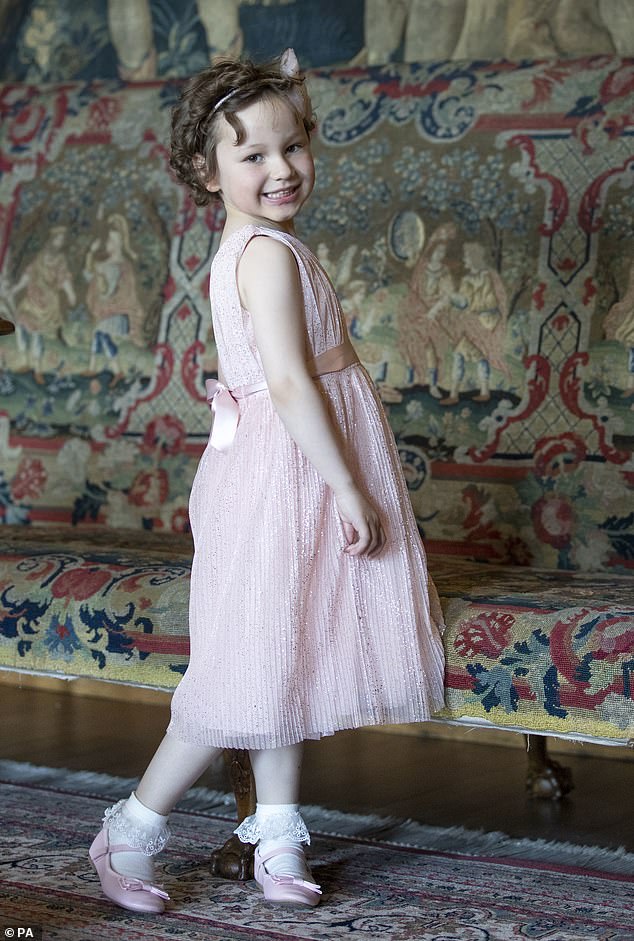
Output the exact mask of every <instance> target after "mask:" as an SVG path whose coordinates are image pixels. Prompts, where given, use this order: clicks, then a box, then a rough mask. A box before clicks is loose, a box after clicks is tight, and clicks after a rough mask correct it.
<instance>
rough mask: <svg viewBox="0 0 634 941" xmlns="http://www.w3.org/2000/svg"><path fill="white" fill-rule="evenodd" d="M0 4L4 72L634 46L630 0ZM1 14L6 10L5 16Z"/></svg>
mask: <svg viewBox="0 0 634 941" xmlns="http://www.w3.org/2000/svg"><path fill="white" fill-rule="evenodd" d="M6 7H7V9H6V11H3V10H2V7H1V6H0V27H1V32H0V35H1V37H2V38H0V62H3V63H4V65H3V67H2V70H1V71H0V78H1V79H3V80H5V81H28V82H51V81H54V82H56V81H68V80H69V79H84V80H86V79H95V78H101V79H104V78H115V77H120V78H123V79H125V80H127V81H147V80H148V79H153V78H157V77H159V76H161V77H167V76H171V77H174V76H184V75H191V74H193V73H194V72H197V71H198V70H199V69H201V68H204V66H205V65H207V64H208V63H209V61H210V60H211V59H213V57H214V56H218V55H226V54H229V55H234V54H245V55H248V56H251V57H253V58H255V59H264V58H268V57H270V56H275V55H279V53H280V52H281V51H282V50H283V49H285V48H286V47H287V46H293V47H294V48H295V50H296V52H297V53H298V55H299V58H300V61H301V62H302V63H303V65H304V67H323V66H328V65H337V64H339V65H343V64H346V65H366V64H370V65H374V64H377V65H383V64H385V63H386V62H420V61H432V60H438V59H455V60H462V59H487V60H500V59H507V60H511V61H522V60H524V59H541V58H548V59H558V58H564V57H580V56H588V55H613V54H615V53H616V54H619V55H624V56H631V55H634V18H633V17H632V11H631V4H630V0H583V3H578V2H571V0H548V2H545V3H544V2H537V0H183V2H179V0H85V2H83V3H81V4H79V5H78V4H77V3H73V0H21V2H18V3H7V4H6ZM3 15H4V20H3Z"/></svg>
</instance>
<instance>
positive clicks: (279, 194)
mask: <svg viewBox="0 0 634 941" xmlns="http://www.w3.org/2000/svg"><path fill="white" fill-rule="evenodd" d="M298 189H299V186H289V187H287V188H286V189H283V190H276V191H275V192H274V193H265V194H264V195H265V196H266V198H267V199H274V200H275V199H279V200H282V199H288V198H289V196H294V195H295V193H296V192H297V190H298Z"/></svg>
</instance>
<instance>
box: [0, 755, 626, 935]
mask: <svg viewBox="0 0 634 941" xmlns="http://www.w3.org/2000/svg"><path fill="white" fill-rule="evenodd" d="M128 787H129V782H127V781H124V780H122V779H120V778H117V779H115V778H108V777H106V776H103V775H82V774H78V773H74V772H64V771H54V770H52V769H37V768H33V767H32V766H25V765H17V764H14V763H12V762H0V794H1V800H2V827H1V828H0V875H1V879H2V881H1V885H0V938H2V937H14V938H18V937H31V938H36V939H37V938H40V939H43V941H49V939H50V941H52V939H60V941H114V939H125V941H170V939H171V941H173V939H183V941H185V939H186V941H238V939H240V941H265V939H270V941H291V939H306V941H318V939H319V941H326V939H343V938H349V939H351V941H357V939H358V941H414V939H415V941H496V939H497V941H511V939H518V938H524V939H532V941H627V939H632V938H634V902H633V899H634V892H633V891H632V889H633V883H634V857H632V855H631V854H626V853H623V852H619V851H616V852H611V851H600V850H592V849H589V848H575V847H572V846H570V845H568V844H565V845H561V844H558V845H554V844H543V843H541V844H540V843H539V842H533V841H525V840H521V841H516V840H515V841H513V840H510V839H508V838H504V837H503V836H501V835H500V834H471V835H470V834H468V832H467V831H460V830H457V829H456V830H451V831H442V830H439V829H435V828H430V827H423V826H421V825H418V824H411V823H409V824H399V823H398V822H396V821H393V820H384V819H379V818H370V817H360V816H356V815H346V814H338V813H332V812H329V811H323V810H320V809H319V808H308V810H307V812H306V816H307V818H308V820H309V826H310V827H311V830H312V831H313V835H314V839H313V845H312V847H311V860H312V864H313V870H314V872H315V875H316V878H317V879H318V880H319V881H320V882H321V884H322V887H323V889H324V895H323V901H322V904H321V905H320V906H319V908H318V909H316V910H312V911H310V912H304V911H296V910H294V909H288V910H286V909H275V908H270V907H268V906H266V905H265V904H263V902H262V899H261V895H260V892H259V890H258V889H257V886H256V885H255V884H254V883H239V882H229V881H225V880H222V879H219V878H217V877H214V876H212V875H211V874H210V871H209V867H208V863H207V860H208V858H209V855H210V853H211V851H212V850H213V849H214V848H215V847H217V846H218V845H219V844H220V843H222V842H223V841H224V839H225V838H226V836H227V835H228V834H229V832H230V830H231V828H232V824H233V820H234V816H233V812H232V806H231V799H230V798H229V797H227V796H225V795H221V794H218V793H212V792H208V791H206V792H204V791H196V792H192V795H191V798H190V800H189V801H188V802H184V803H183V804H181V805H179V810H178V812H176V813H175V814H174V815H173V818H172V822H173V830H174V834H175V835H174V838H173V841H172V843H171V844H170V846H169V847H168V849H167V850H166V852H165V853H164V854H163V855H162V856H161V857H160V868H161V879H162V881H163V882H164V884H165V887H166V888H167V890H168V891H169V892H170V895H171V896H172V902H171V904H170V907H169V910H168V911H167V912H166V913H165V915H163V916H161V917H154V916H149V915H133V914H132V913H129V912H126V911H124V910H122V909H117V908H115V907H113V906H112V905H110V904H109V903H108V902H107V901H106V900H105V899H104V898H103V897H102V896H101V894H100V891H99V884H98V882H97V878H96V875H95V873H94V872H93V870H92V868H91V867H90V865H89V863H88V860H87V856H86V850H87V847H88V845H89V843H90V840H91V838H92V835H93V833H94V831H95V828H96V827H97V826H98V823H99V820H100V817H101V814H102V811H103V807H104V802H105V801H106V802H107V801H114V800H116V799H118V798H119V797H120V796H122V794H125V793H126V790H127V788H128ZM452 844H453V848H452ZM441 847H442V848H441ZM540 856H541V859H540V858H539V857H540ZM554 859H558V860H560V861H559V862H553V861H552V860H554ZM563 859H568V860H569V862H566V863H564V862H562V861H561V860H563ZM591 865H592V866H593V867H594V868H590V866H591ZM596 867H601V868H602V869H603V871H598V870H597V868H596ZM609 870H611V871H609ZM11 929H14V933H13V934H11ZM19 929H21V933H20V931H19Z"/></svg>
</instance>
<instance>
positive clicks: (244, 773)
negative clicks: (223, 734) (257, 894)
mask: <svg viewBox="0 0 634 941" xmlns="http://www.w3.org/2000/svg"><path fill="white" fill-rule="evenodd" d="M224 759H225V762H226V764H227V767H228V768H229V775H230V777H231V786H232V787H233V792H234V794H235V796H236V805H237V808H238V823H242V821H243V820H244V818H245V817H248V816H249V815H250V814H254V813H255V780H254V778H253V772H252V771H251V762H250V761H249V753H248V751H243V750H240V751H237V750H235V749H232V748H231V749H229V748H227V749H225V752H224ZM253 850H254V847H253V846H251V844H250V843H241V842H240V840H239V839H238V837H237V836H235V835H234V836H231V837H229V839H228V840H227V842H226V843H225V844H224V846H221V847H220V849H217V850H215V851H214V852H213V853H212V854H211V871H212V872H213V873H214V875H216V876H223V877H224V878H225V879H241V880H246V879H251V878H252V877H253Z"/></svg>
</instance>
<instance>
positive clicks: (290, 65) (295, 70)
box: [209, 49, 308, 117]
mask: <svg viewBox="0 0 634 941" xmlns="http://www.w3.org/2000/svg"><path fill="white" fill-rule="evenodd" d="M280 72H281V74H282V75H286V76H288V77H298V76H299V74H300V71H299V62H298V61H297V56H296V55H295V52H294V51H293V50H292V49H285V50H284V52H283V53H282V55H281V57H280ZM249 85H250V83H249V82H247V84H246V85H239V86H238V87H237V88H232V89H231V91H230V92H227V94H226V95H223V97H222V98H221V99H220V100H219V101H217V102H216V104H215V105H214V106H213V108H212V109H211V111H210V112H209V117H212V116H213V115H214V114H215V113H216V111H218V109H219V108H222V106H223V105H224V104H225V102H227V101H229V99H230V98H233V96H234V95H237V94H238V92H240V91H244V90H245V89H247V88H249ZM288 97H289V98H291V99H292V100H294V101H295V104H297V105H298V106H299V107H300V110H301V106H302V105H303V106H304V109H305V110H308V98H307V96H306V93H305V92H304V89H303V86H302V87H301V90H299V89H297V90H292V91H290V92H289V93H288Z"/></svg>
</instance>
